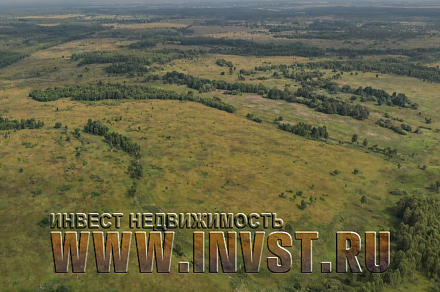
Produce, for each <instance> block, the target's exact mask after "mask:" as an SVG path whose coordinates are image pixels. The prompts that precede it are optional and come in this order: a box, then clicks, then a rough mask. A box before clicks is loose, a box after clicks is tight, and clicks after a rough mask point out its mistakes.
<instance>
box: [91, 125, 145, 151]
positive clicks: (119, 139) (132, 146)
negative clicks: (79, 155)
mask: <svg viewBox="0 0 440 292" xmlns="http://www.w3.org/2000/svg"><path fill="white" fill-rule="evenodd" d="M84 132H86V133H89V134H93V135H97V136H103V137H104V141H105V142H106V143H107V144H109V145H110V147H111V148H113V147H114V148H117V149H121V150H123V151H125V152H127V153H129V154H131V155H133V156H135V157H136V158H139V157H140V151H141V147H140V146H139V145H138V144H137V143H136V142H134V141H133V140H132V139H131V138H129V137H127V136H124V135H121V134H119V133H116V132H110V131H109V128H108V127H107V126H105V125H104V124H103V123H102V122H101V121H93V120H92V119H89V120H88V121H87V124H86V125H85V126H84Z"/></svg>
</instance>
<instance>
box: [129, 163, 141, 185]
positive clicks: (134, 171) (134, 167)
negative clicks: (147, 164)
mask: <svg viewBox="0 0 440 292" xmlns="http://www.w3.org/2000/svg"><path fill="white" fill-rule="evenodd" d="M128 172H129V173H130V177H131V178H137V179H140V178H141V177H143V167H142V165H141V164H140V163H139V162H138V161H137V160H132V161H131V164H130V166H129V167H128ZM133 185H134V182H133ZM136 187H137V184H136Z"/></svg>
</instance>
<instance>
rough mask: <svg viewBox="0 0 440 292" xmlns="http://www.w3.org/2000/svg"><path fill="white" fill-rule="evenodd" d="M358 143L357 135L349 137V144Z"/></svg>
mask: <svg viewBox="0 0 440 292" xmlns="http://www.w3.org/2000/svg"><path fill="white" fill-rule="evenodd" d="M357 141H358V135H357V134H354V135H353V137H351V142H352V143H356V142H357Z"/></svg>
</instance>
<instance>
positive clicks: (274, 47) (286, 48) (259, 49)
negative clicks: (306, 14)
mask: <svg viewBox="0 0 440 292" xmlns="http://www.w3.org/2000/svg"><path fill="white" fill-rule="evenodd" d="M169 41H173V42H180V44H181V45H185V46H213V47H212V48H211V50H210V52H211V53H218V54H225V55H241V56H301V57H320V56H324V54H325V52H324V51H323V50H322V49H320V48H318V47H312V46H308V45H305V44H303V43H299V42H297V43H292V44H283V45H279V44H274V43H265V44H264V43H256V42H253V41H248V40H243V39H227V38H212V37H186V38H173V37H171V38H169Z"/></svg>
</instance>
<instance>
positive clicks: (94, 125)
mask: <svg viewBox="0 0 440 292" xmlns="http://www.w3.org/2000/svg"><path fill="white" fill-rule="evenodd" d="M108 131H109V128H108V127H107V126H105V125H104V124H103V123H102V122H101V121H92V120H91V119H89V120H88V121H87V125H85V126H84V132H86V133H89V134H93V135H98V136H104V135H105V134H106V133H107V132H108Z"/></svg>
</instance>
